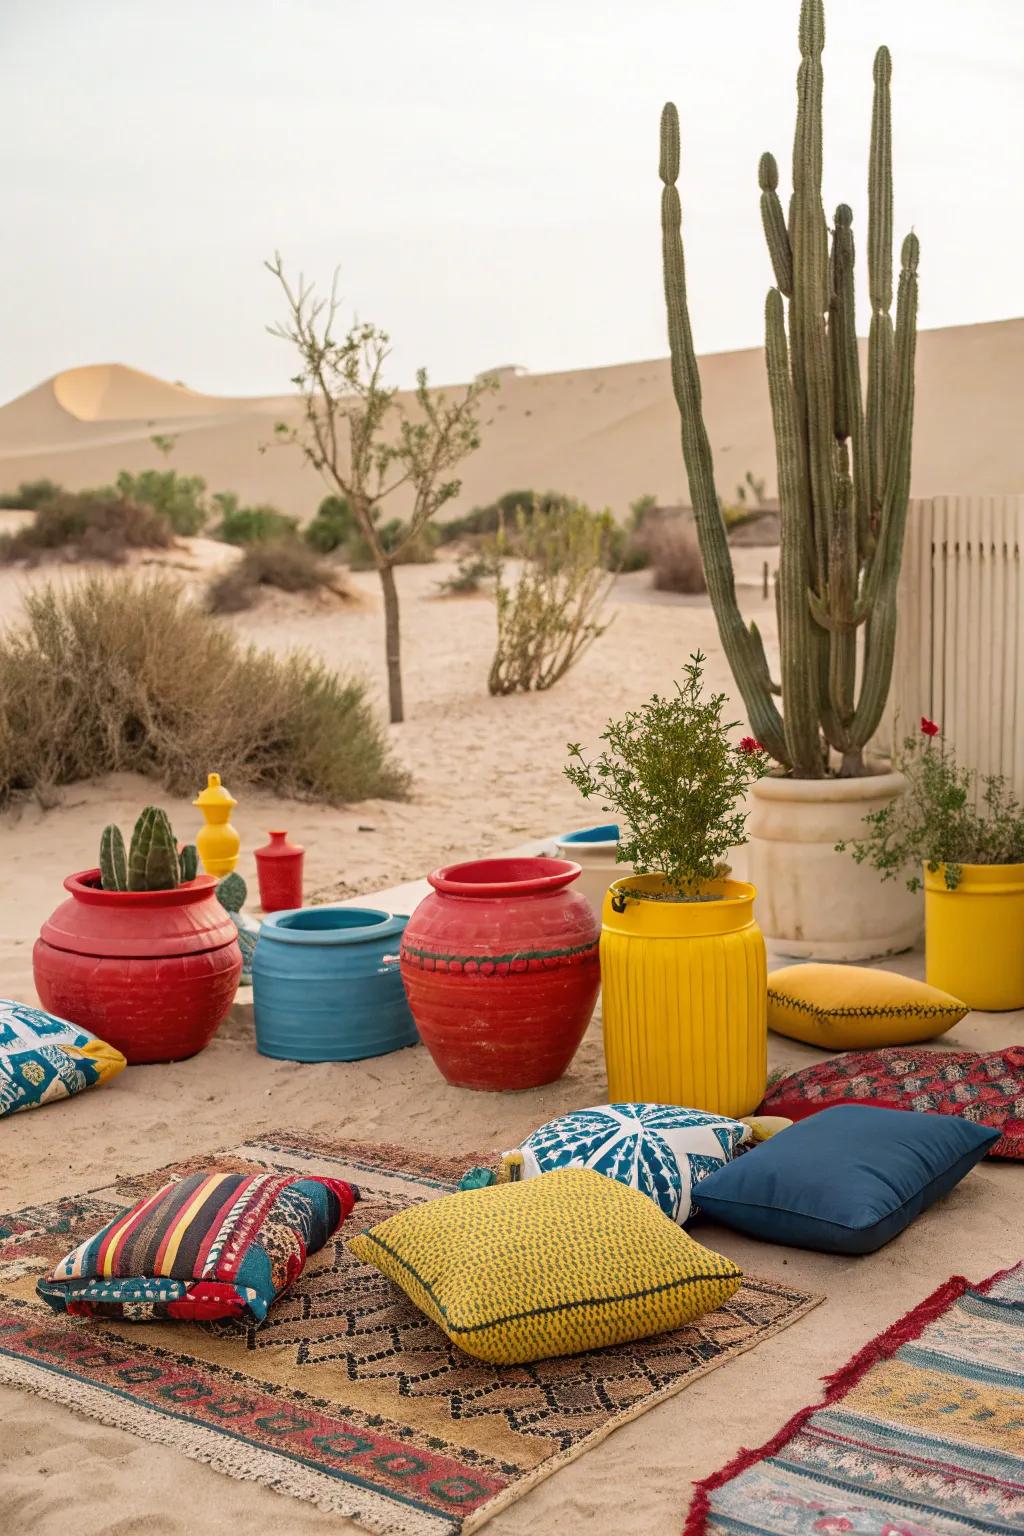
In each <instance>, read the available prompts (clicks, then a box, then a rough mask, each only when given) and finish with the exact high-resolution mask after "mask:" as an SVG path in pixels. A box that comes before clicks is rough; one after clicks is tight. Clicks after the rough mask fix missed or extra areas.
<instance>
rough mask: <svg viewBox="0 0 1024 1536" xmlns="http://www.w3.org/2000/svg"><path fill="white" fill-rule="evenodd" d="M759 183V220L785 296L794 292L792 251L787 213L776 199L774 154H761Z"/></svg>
mask: <svg viewBox="0 0 1024 1536" xmlns="http://www.w3.org/2000/svg"><path fill="white" fill-rule="evenodd" d="M757 180H758V185H759V186H760V188H761V223H762V224H763V226H764V238H765V240H766V241H767V244H768V254H769V256H770V257H771V259H772V270H773V272H774V273H775V281H776V283H777V284H778V286H779V290H780V292H782V293H784V294H785V295H786V298H787V299H788V298H789V297H790V296H791V295H792V292H793V252H792V251H791V250H790V246H789V233H788V231H787V229H786V217H785V214H784V213H783V212H782V204H781V203H780V201H779V193H778V185H779V168H778V166H777V165H776V163H775V156H774V155H769V154H763V155H762V156H761V163H760V165H759V166H758V168H757Z"/></svg>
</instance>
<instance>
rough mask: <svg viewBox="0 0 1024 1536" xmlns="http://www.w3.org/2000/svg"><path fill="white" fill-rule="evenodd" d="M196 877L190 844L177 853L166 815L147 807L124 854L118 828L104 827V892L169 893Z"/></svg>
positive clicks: (150, 806) (102, 847) (102, 883)
mask: <svg viewBox="0 0 1024 1536" xmlns="http://www.w3.org/2000/svg"><path fill="white" fill-rule="evenodd" d="M197 873H198V862H197V857H196V850H195V846H194V845H193V844H191V843H190V844H189V845H188V847H186V848H184V849H183V850H182V853H181V855H179V853H178V844H177V842H176V841H175V837H174V833H173V831H172V830H171V823H170V821H169V820H168V817H167V812H166V811H162V810H161V809H160V807H159V806H157V805H147V806H146V808H145V810H144V811H142V813H141V815H140V816H139V819H138V821H137V822H136V823H135V829H134V831H133V832H132V840H131V846H130V847H129V848H128V851H127V854H126V853H125V846H124V838H123V837H122V836H121V829H120V827H117V826H114V825H113V824H111V825H110V826H109V827H104V829H103V836H102V837H101V838H100V885H101V886H102V888H103V890H105V891H172V890H174V889H175V887H176V886H179V885H181V884H182V883H183V881H186V880H194V879H195V877H196V874H197Z"/></svg>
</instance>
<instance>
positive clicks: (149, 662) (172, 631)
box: [0, 573, 408, 804]
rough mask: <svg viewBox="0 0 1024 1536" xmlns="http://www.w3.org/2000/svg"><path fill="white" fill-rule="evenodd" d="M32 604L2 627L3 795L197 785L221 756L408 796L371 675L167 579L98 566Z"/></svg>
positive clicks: (232, 765)
mask: <svg viewBox="0 0 1024 1536" xmlns="http://www.w3.org/2000/svg"><path fill="white" fill-rule="evenodd" d="M24 602H25V616H24V620H23V622H22V623H20V624H19V625H16V626H14V627H11V628H10V629H8V630H7V631H5V632H4V633H3V634H0V803H2V802H7V801H9V800H10V799H11V798H12V797H14V796H18V795H23V794H28V793H34V794H35V795H36V796H37V797H38V798H39V799H40V800H41V801H42V802H43V803H44V804H45V803H47V802H49V801H52V798H53V794H54V790H55V789H56V788H58V787H59V786H60V785H63V784H73V783H76V782H78V781H79V780H82V779H91V778H95V777H96V776H97V775H99V774H104V773H141V774H145V775H147V776H148V777H151V778H154V779H158V780H159V781H160V782H161V783H162V784H163V785H164V786H165V787H166V788H167V789H168V790H170V791H172V792H175V793H184V792H185V791H189V792H192V791H194V789H195V787H196V785H197V784H199V783H201V782H203V781H204V780H205V776H206V773H207V771H208V769H209V768H210V767H211V766H213V765H216V767H217V769H218V771H219V772H220V773H222V774H223V775H224V777H225V778H226V779H228V780H229V781H231V782H237V783H240V784H248V785H253V786H260V787H264V788H267V789H270V790H273V791H275V792H276V793H278V794H281V795H288V796H292V797H296V798H303V799H310V800H321V801H324V802H327V803H330V804H340V803H343V802H347V801H352V800H363V799H367V798H369V797H377V796H380V797H383V798H385V799H400V798H402V797H403V796H404V795H405V793H406V791H407V788H408V779H407V776H406V774H405V773H404V772H403V770H402V769H401V768H399V767H398V765H397V764H396V763H395V761H394V759H393V758H392V756H391V754H390V750H389V747H388V743H387V740H386V737H385V732H384V728H383V726H382V724H381V722H380V720H379V718H378V716H377V714H376V712H375V711H374V710H373V709H372V708H371V707H370V705H369V703H368V702H367V697H366V689H365V686H364V684H363V683H362V682H360V681H358V680H355V679H353V678H349V677H345V676H340V675H338V674H336V673H334V672H332V671H330V670H329V669H328V668H327V667H325V666H324V664H323V663H322V662H321V661H320V660H319V659H317V658H314V657H312V656H310V655H308V654H306V653H305V652H293V653H291V654H290V655H287V656H284V657H278V656H274V655H271V654H270V653H269V652H266V651H262V650H259V649H258V648H257V647H255V646H246V645H244V644H243V643H242V642H241V641H240V640H239V639H238V638H237V636H236V635H234V634H233V633H232V631H231V630H230V629H229V628H228V627H227V626H226V625H223V624H221V623H220V622H218V621H217V620H216V619H213V618H211V617H210V616H209V615H208V614H207V613H205V612H204V611H203V610H202V609H201V608H200V607H198V606H197V605H196V604H194V603H192V602H190V601H189V600H188V599H187V598H186V597H184V596H183V594H182V592H181V589H180V587H179V585H178V584H177V583H176V582H175V581H173V580H171V579H170V578H168V577H167V576H164V575H160V576H150V577H140V576H130V575H127V574H123V573H122V574H119V575H115V576H91V577H88V578H86V579H85V580H82V581H80V582H75V583H74V584H72V585H70V586H67V587H58V586H46V587H42V588H39V589H37V590H35V591H33V592H29V593H27V594H26V596H25V600H24Z"/></svg>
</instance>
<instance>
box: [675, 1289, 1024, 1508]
mask: <svg viewBox="0 0 1024 1536" xmlns="http://www.w3.org/2000/svg"><path fill="white" fill-rule="evenodd" d="M827 1384H828V1390H827V1392H826V1394H825V1399H824V1401H823V1402H822V1403H821V1404H819V1405H818V1406H817V1407H814V1408H805V1409H804V1410H803V1411H802V1412H801V1413H798V1414H797V1415H796V1417H795V1418H794V1419H792V1420H791V1421H790V1423H789V1424H787V1425H786V1427H785V1428H784V1429H783V1430H781V1431H780V1432H779V1434H778V1435H776V1436H775V1438H774V1439H773V1440H771V1441H769V1443H768V1444H767V1445H764V1446H762V1447H761V1449H760V1450H759V1451H744V1452H742V1453H741V1454H740V1455H739V1456H738V1457H737V1458H736V1460H735V1461H734V1462H732V1464H731V1465H730V1466H728V1467H726V1468H725V1469H724V1471H722V1472H719V1473H717V1474H716V1475H715V1476H714V1477H711V1478H708V1479H707V1481H706V1482H703V1483H698V1485H697V1492H696V1495H695V1497H694V1500H693V1504H692V1506H691V1508H690V1516H689V1519H688V1521H687V1524H686V1530H685V1532H684V1536H818V1533H823V1536H839V1533H847V1536H965V1533H978V1532H984V1533H991V1536H995V1533H1000V1536H1004V1533H1007V1532H1012V1531H1018V1532H1020V1531H1024V1264H1018V1265H1017V1267H1016V1268H1015V1269H1012V1270H1004V1271H1002V1272H1001V1273H1000V1274H998V1275H993V1276H992V1277H991V1278H990V1279H988V1280H985V1281H983V1282H982V1284H980V1285H971V1284H969V1282H968V1281H966V1280H964V1279H963V1278H962V1277H959V1276H958V1277H955V1278H954V1279H952V1280H948V1281H947V1282H946V1284H945V1285H943V1286H941V1287H940V1288H939V1289H938V1290H937V1291H936V1292H935V1293H934V1295H932V1296H930V1297H929V1298H928V1300H927V1301H924V1302H922V1303H921V1305H920V1306H919V1307H917V1308H916V1309H915V1310H914V1311H913V1312H910V1313H908V1314H907V1316H906V1317H904V1318H903V1319H901V1321H900V1322H898V1323H896V1324H894V1325H893V1327H892V1328H890V1329H889V1330H888V1331H887V1332H886V1333H883V1334H881V1335H880V1336H879V1337H878V1338H877V1339H874V1340H872V1342H871V1343H870V1344H869V1345H868V1346H867V1347H866V1348H865V1349H863V1350H861V1352H860V1354H859V1355H857V1356H855V1357H854V1359H853V1360H851V1361H850V1362H849V1364H848V1365H846V1366H844V1367H843V1369H842V1370H841V1371H839V1372H838V1373H837V1374H836V1375H835V1376H832V1377H830V1378H828V1383H827Z"/></svg>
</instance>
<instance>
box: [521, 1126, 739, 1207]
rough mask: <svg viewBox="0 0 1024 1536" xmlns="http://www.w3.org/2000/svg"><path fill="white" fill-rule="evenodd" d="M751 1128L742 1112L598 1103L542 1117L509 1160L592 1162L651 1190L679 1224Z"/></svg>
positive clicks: (525, 1166) (529, 1174)
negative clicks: (697, 1189) (732, 1115)
mask: <svg viewBox="0 0 1024 1536" xmlns="http://www.w3.org/2000/svg"><path fill="white" fill-rule="evenodd" d="M753 1140H754V1135H753V1131H752V1130H751V1128H750V1126H749V1125H745V1124H744V1123H743V1122H742V1121H741V1120H730V1119H728V1118H727V1117H726V1116H724V1115H709V1114H705V1113H704V1111H703V1110H699V1109H683V1108H680V1107H679V1106H678V1105H676V1104H599V1105H596V1106H595V1107H593V1108H591V1109H576V1110H572V1111H571V1112H570V1113H569V1114H567V1115H560V1116H559V1117H558V1119H557V1120H549V1121H548V1123H547V1125H542V1126H541V1127H540V1129H539V1130H537V1131H534V1132H533V1134H532V1135H531V1136H527V1138H526V1140H525V1141H524V1142H523V1143H522V1144H521V1145H520V1147H519V1148H518V1149H517V1150H516V1151H514V1152H506V1154H505V1163H506V1166H507V1167H508V1168H509V1170H510V1173H511V1174H512V1176H513V1177H515V1168H516V1167H517V1166H518V1165H520V1163H521V1167H520V1168H519V1177H521V1178H524V1179H529V1178H533V1177H534V1176H535V1175H536V1174H538V1173H551V1172H552V1171H553V1170H554V1169H556V1168H592V1169H593V1170H594V1171H595V1173H603V1174H605V1175H606V1177H608V1178H610V1179H615V1180H616V1181H617V1182H618V1183H619V1184H626V1185H628V1186H629V1188H630V1189H636V1190H639V1191H640V1193H641V1194H643V1195H647V1196H649V1198H650V1199H652V1200H653V1201H654V1202H655V1204H656V1205H657V1206H659V1207H660V1209H661V1210H662V1211H664V1213H665V1215H666V1216H669V1217H671V1218H672V1220H673V1221H677V1222H678V1223H679V1225H680V1226H682V1225H683V1224H684V1223H685V1222H687V1221H689V1219H690V1217H691V1216H693V1215H695V1214H696V1211H697V1209H698V1207H697V1204H696V1202H695V1200H694V1198H693V1190H694V1186H695V1185H696V1184H698V1183H699V1182H700V1180H701V1179H703V1178H706V1177H707V1175H708V1174H709V1173H714V1172H715V1171H716V1170H717V1169H718V1168H721V1167H722V1165H723V1164H724V1163H727V1162H730V1161H731V1159H732V1158H733V1157H734V1156H735V1154H736V1152H737V1151H739V1150H740V1148H744V1147H748V1146H750V1145H752V1143H753Z"/></svg>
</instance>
